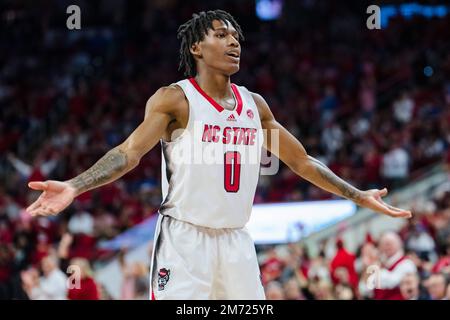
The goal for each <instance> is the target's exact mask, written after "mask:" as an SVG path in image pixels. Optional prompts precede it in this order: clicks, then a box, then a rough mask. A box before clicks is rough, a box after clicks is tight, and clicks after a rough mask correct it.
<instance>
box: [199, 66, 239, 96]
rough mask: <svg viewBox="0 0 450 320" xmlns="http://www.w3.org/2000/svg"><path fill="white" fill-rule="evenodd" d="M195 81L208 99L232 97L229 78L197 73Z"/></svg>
mask: <svg viewBox="0 0 450 320" xmlns="http://www.w3.org/2000/svg"><path fill="white" fill-rule="evenodd" d="M195 81H196V82H197V83H198V85H199V86H200V88H202V90H203V91H205V92H206V93H207V94H208V95H209V96H210V97H213V98H215V99H223V98H227V97H230V96H232V94H233V93H232V90H231V85H230V77H227V76H224V75H219V74H210V73H209V74H208V73H201V72H199V73H198V74H197V75H196V76H195Z"/></svg>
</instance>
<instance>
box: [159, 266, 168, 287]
mask: <svg viewBox="0 0 450 320" xmlns="http://www.w3.org/2000/svg"><path fill="white" fill-rule="evenodd" d="M169 276H170V269H166V268H161V269H159V271H158V290H159V291H161V290H164V287H165V286H166V284H167V282H169V278H170V277H169Z"/></svg>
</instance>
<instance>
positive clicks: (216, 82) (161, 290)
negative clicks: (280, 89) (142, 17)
mask: <svg viewBox="0 0 450 320" xmlns="http://www.w3.org/2000/svg"><path fill="white" fill-rule="evenodd" d="M178 38H180V39H181V49H180V56H181V62H180V67H183V68H184V69H185V75H186V76H187V79H185V80H182V81H179V82H177V83H175V84H172V85H169V86H167V87H162V88H160V89H159V90H157V91H156V93H155V94H154V95H153V96H152V97H151V98H150V99H149V100H148V102H147V105H146V111H145V117H144V120H143V121H142V123H141V124H140V125H139V126H138V127H137V128H136V129H135V131H134V132H133V133H131V135H130V136H129V137H128V138H127V139H126V140H125V141H124V142H123V143H121V144H120V145H118V146H116V147H115V148H113V149H111V150H110V151H108V152H107V153H106V154H105V155H104V156H103V157H102V158H101V159H100V160H98V162H96V163H95V164H94V165H93V166H92V167H91V168H89V169H88V170H86V171H85V172H83V173H81V174H80V175H78V176H77V177H74V178H73V179H71V180H68V181H64V182H60V181H52V180H49V181H44V182H42V181H35V182H30V183H29V187H30V188H32V189H34V190H40V191H43V192H42V194H41V195H40V197H39V198H38V199H37V200H36V201H35V202H34V203H33V204H31V205H30V206H29V207H28V208H27V211H28V212H29V213H30V214H32V215H33V216H36V215H44V216H47V215H55V214H57V213H59V212H61V211H62V210H64V209H65V208H66V207H67V206H68V205H70V204H71V202H72V201H73V199H74V198H75V197H77V196H78V195H80V194H81V193H83V192H86V191H88V190H91V189H94V188H97V187H100V186H102V185H105V184H107V183H110V182H112V181H114V180H117V179H119V178H120V177H121V176H123V175H124V174H126V173H127V172H129V171H130V170H132V169H133V168H135V167H136V166H137V165H138V164H139V161H140V159H141V158H142V157H143V156H144V155H145V154H146V153H147V152H148V151H149V150H150V149H152V148H153V147H154V146H155V145H156V143H158V142H159V141H160V143H161V146H162V151H163V163H162V168H163V183H162V185H163V203H162V205H161V207H160V210H159V214H160V216H159V220H158V224H157V230H156V233H155V241H154V250H153V258H152V270H151V294H152V297H154V298H156V299H157V300H158V299H264V298H265V296H264V290H263V286H262V284H261V281H260V274H259V268H258V263H257V258H256V253H255V248H254V244H253V241H252V239H251V238H250V236H249V234H248V232H247V230H246V229H245V224H246V223H247V221H248V220H249V216H250V212H251V208H252V202H253V198H254V194H255V190H256V186H257V181H258V176H259V169H260V167H259V159H260V158H259V154H260V151H261V147H262V146H264V147H265V148H266V149H267V150H269V151H271V152H272V153H274V154H275V155H276V156H278V157H279V158H280V159H281V160H282V161H283V162H284V163H285V164H286V165H287V166H289V168H290V169H292V170H293V171H294V172H295V173H296V174H298V175H299V176H300V177H303V178H304V179H306V180H308V181H310V182H311V183H313V184H315V185H316V186H318V187H320V188H322V189H324V190H327V191H329V192H331V193H334V194H336V195H338V196H341V197H344V198H346V199H350V200H352V201H354V202H355V203H356V204H358V205H359V206H361V207H366V208H369V209H371V210H373V211H376V212H379V213H382V214H386V215H389V216H392V217H404V218H408V217H411V212H409V211H406V210H402V209H398V208H394V207H392V206H390V205H388V204H386V203H384V202H383V201H382V200H381V197H383V196H385V195H386V194H387V190H386V189H383V190H376V189H373V190H368V191H361V190H358V189H357V188H355V187H353V186H351V185H350V184H348V183H347V182H345V181H343V180H342V179H340V178H339V177H337V176H336V175H335V174H334V173H333V172H332V171H331V170H330V169H328V168H327V167H326V166H325V165H324V164H322V163H321V162H319V161H318V160H316V159H314V158H313V157H311V156H309V155H308V154H307V153H306V151H305V148H304V147H303V145H302V144H301V143H300V142H299V141H298V140H297V139H296V138H295V137H294V136H293V135H292V134H290V133H289V132H288V131H287V130H286V129H285V128H284V127H283V126H282V125H281V124H280V123H278V122H277V121H276V120H275V119H274V116H273V114H272V112H271V111H270V109H269V106H268V105H267V103H266V101H265V100H264V99H263V98H262V97H261V96H260V95H259V94H256V93H253V92H250V91H249V90H247V89H246V88H245V87H242V86H237V85H234V84H232V83H231V82H230V77H231V75H233V74H235V73H236V72H237V71H238V70H239V61H240V55H241V46H240V41H242V40H243V36H242V31H241V28H240V26H239V25H238V24H237V23H236V21H235V19H234V18H233V17H232V16H231V15H230V14H228V13H226V12H224V11H221V10H215V11H208V12H201V13H199V14H194V15H193V17H192V19H191V20H189V21H188V22H186V23H185V24H183V25H182V26H181V27H180V28H179V32H178ZM197 129H198V130H197ZM263 129H266V130H275V131H278V134H279V147H274V145H275V143H274V142H275V141H272V139H271V138H270V135H267V136H268V138H267V139H262V138H261V137H262V130H263ZM196 131H199V132H200V134H196ZM263 140H264V141H263ZM186 146H188V147H189V146H191V147H192V146H194V147H197V146H203V147H210V150H212V151H213V152H212V153H216V154H218V153H219V158H221V159H222V162H220V161H219V162H213V163H201V162H200V163H195V161H194V160H195V159H194V153H192V154H191V155H190V156H187V160H188V161H181V160H180V159H178V158H177V157H176V156H175V154H179V151H180V150H181V149H182V148H184V147H186ZM248 154H257V155H258V158H257V160H258V161H253V162H252V161H249V160H246V159H245V158H246V157H245V155H248ZM184 160H186V159H184ZM273 218H274V219H276V218H277V217H275V216H274V217H273Z"/></svg>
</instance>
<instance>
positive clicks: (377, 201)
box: [356, 188, 412, 218]
mask: <svg viewBox="0 0 450 320" xmlns="http://www.w3.org/2000/svg"><path fill="white" fill-rule="evenodd" d="M362 193H363V194H362V197H361V198H360V199H359V201H357V202H356V204H358V205H359V206H361V207H364V208H368V209H371V210H373V211H376V212H378V213H382V214H385V215H388V216H390V217H393V218H411V217H412V213H411V211H409V210H403V209H400V208H396V207H393V206H391V205H389V204H387V203H386V202H384V201H383V200H382V199H381V197H384V196H385V195H387V193H388V191H387V189H386V188H384V189H382V190H378V189H371V190H367V191H363V192H362Z"/></svg>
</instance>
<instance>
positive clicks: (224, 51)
mask: <svg viewBox="0 0 450 320" xmlns="http://www.w3.org/2000/svg"><path fill="white" fill-rule="evenodd" d="M212 26H213V30H211V29H209V30H208V34H207V35H205V37H204V39H203V40H202V41H201V42H200V43H199V44H198V47H196V50H195V51H196V52H197V54H196V56H197V57H198V58H199V59H200V60H201V61H202V62H203V63H202V64H204V65H206V66H208V67H209V68H212V69H215V70H217V71H220V72H222V73H224V74H226V75H228V76H231V75H232V74H234V73H236V72H238V71H239V62H240V56H241V45H240V44H239V36H238V32H237V31H236V29H235V28H234V27H233V26H232V25H231V23H230V22H228V21H226V22H223V21H219V20H214V21H213V23H212Z"/></svg>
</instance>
